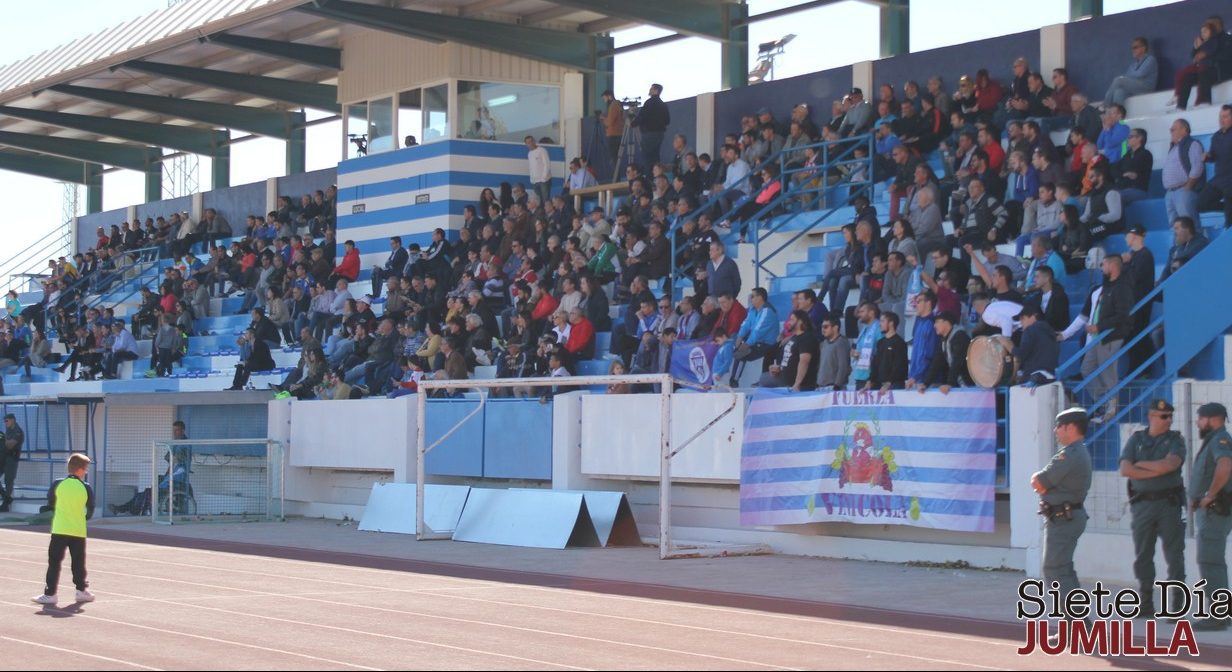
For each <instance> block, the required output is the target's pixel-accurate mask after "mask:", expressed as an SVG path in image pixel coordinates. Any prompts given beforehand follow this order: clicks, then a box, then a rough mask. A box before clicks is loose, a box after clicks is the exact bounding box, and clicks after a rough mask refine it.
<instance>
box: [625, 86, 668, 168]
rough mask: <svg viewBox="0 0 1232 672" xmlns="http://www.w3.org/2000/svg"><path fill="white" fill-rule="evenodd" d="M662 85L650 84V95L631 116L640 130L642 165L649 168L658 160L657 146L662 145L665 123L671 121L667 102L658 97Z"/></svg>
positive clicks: (661, 91)
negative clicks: (636, 112)
mask: <svg viewBox="0 0 1232 672" xmlns="http://www.w3.org/2000/svg"><path fill="white" fill-rule="evenodd" d="M661 93H663V87H662V86H661V85H659V84H651V85H650V94H649V95H650V97H649V98H647V99H646V103H645V104H644V105H642V109H641V111H640V112H638V114H637V116H636V117H634V118H633V125H634V126H636V127H638V128H639V129H641V131H642V165H643V166H645V167H646V170H650V169H651V168H652V167H653V166H654V164H656V163H658V162H659V156H660V154H659V148H660V147H662V145H663V134H664V132H666V131H667V125H668V124H670V123H671V122H672V115H671V113H670V112H668V111H667V103H664V102H663V100H662V99H660V98H659V94H661Z"/></svg>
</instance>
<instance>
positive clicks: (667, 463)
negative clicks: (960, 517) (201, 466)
mask: <svg viewBox="0 0 1232 672" xmlns="http://www.w3.org/2000/svg"><path fill="white" fill-rule="evenodd" d="M610 383H624V384H628V385H658V386H659V391H658V392H656V393H655V394H658V395H659V409H660V411H659V412H660V416H659V558H660V559H662V560H668V559H672V558H685V557H718V556H726V555H733V554H750V553H761V552H765V551H766V550H767V548H766V547H765V546H762V545H757V546H748V547H739V548H733V547H731V546H725V547H689V548H682V549H678V548H676V546H675V544H674V543H673V541H672V526H671V510H672V459H673V458H675V457H676V456H677V455H679V454H680V452H681V451H683V450H684V449H685V448H687V447H688V446H689V445H690V444H692V443H693V442H694V441H696V440H697V439H698V438H700V437H701V436H702V435H703V434H705V433H706V430H708V429H710V428H711V427H713V426H714V425H715V424H717V423H718V422H719V421H720V420H722V419H723V418H725V417H727V416H728V415H730V414H731V413H732V412H733V411H735V410H736V408H737V406H738V405H739V403H738V400H739V397H738V396H737V392H736V391H734V390H733V391H732V392H731V393H730V394H731V397H732V403H731V405H730V406H728V407H727V409H726V410H724V411H723V412H722V413H720V414H719V415H717V416H715V417H714V418H713V419H711V420H710V421H709V422H707V423H706V424H705V425H703V426H702V427H701V428H700V429H698V430H697V431H696V432H695V433H694V434H693V435H692V436H690V437H689V438H687V439H685V440H684V441H682V442H681V443H680V445H679V446H673V445H672V393H673V392H672V388H673V385H674V384H676V383H677V381H676V380H675V379H673V378H672V376H671V375H670V374H666V373H646V374H634V375H624V376H606V375H605V376H562V377H559V378H498V379H491V380H423V381H420V382H419V393H418V394H417V395H416V411H415V421H416V427H415V483H416V487H415V539H416V540H417V541H424V540H444V539H450V538H452V534H451V533H446V532H443V531H436V530H430V529H428V526H427V523H425V522H424V504H425V491H426V490H427V486H428V485H429V483H428V475H427V467H426V458H427V455H428V453H429V452H431V451H432V450H433V449H435V448H436V447H438V446H440V445H441V444H442V443H443V442H444V441H445V440H446V439H448V438H449V437H450V436H452V435H453V434H454V432H456V431H458V429H459V428H461V427H462V425H464V424H465V423H466V422H467V421H469V420H470V419H471V418H474V417H475V416H477V415H479V414H480V413H481V412H483V409H484V406H485V405H486V404H487V400H488V395H487V392H486V390H487V389H490V388H506V387H555V386H566V387H574V386H576V387H586V386H591V385H607V384H610ZM466 389H478V390H479V404H478V405H477V406H476V407H475V409H474V410H472V411H471V412H470V413H468V414H466V416H465V417H463V418H462V419H461V420H459V421H457V422H456V423H454V425H453V427H451V428H449V430H448V431H446V432H445V433H444V434H442V435H441V436H440V438H438V439H437V440H436V441H433V442H432V444H431V445H427V417H428V394H429V393H430V392H432V391H433V390H466ZM185 443H191V442H185ZM451 532H452V531H451Z"/></svg>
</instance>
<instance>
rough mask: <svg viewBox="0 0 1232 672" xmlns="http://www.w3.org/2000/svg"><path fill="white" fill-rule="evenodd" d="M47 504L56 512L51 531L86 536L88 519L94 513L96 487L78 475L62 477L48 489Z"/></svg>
mask: <svg viewBox="0 0 1232 672" xmlns="http://www.w3.org/2000/svg"><path fill="white" fill-rule="evenodd" d="M47 504H48V505H50V506H51V509H52V511H54V512H55V514H54V515H53V517H52V519H51V533H52V534H59V535H63V536H66V537H81V538H83V539H84V538H85V536H86V520H88V519H89V518H90V516H92V515H94V489H93V488H91V487H90V486H89V485H88V484H86V483H85V482H83V481H82V480H81V479H79V478H77V477H76V476H67V477H65V478H61V479H60V480H58V481H56V482H55V483H53V484H52V486H51V488H50V489H49V490H48V491H47Z"/></svg>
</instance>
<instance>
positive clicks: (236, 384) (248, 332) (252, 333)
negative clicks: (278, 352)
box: [227, 309, 278, 390]
mask: <svg viewBox="0 0 1232 672" xmlns="http://www.w3.org/2000/svg"><path fill="white" fill-rule="evenodd" d="M258 310H259V309H258ZM253 312H256V311H253ZM262 317H264V315H263V316H262ZM266 321H267V322H268V321H269V320H268V319H266ZM270 324H273V323H272V322H270ZM277 333H278V332H277V330H275V332H274V334H275V335H277ZM239 346H240V352H241V353H244V352H247V356H246V357H244V358H243V361H241V362H240V363H239V364H236V365H235V377H234V378H232V379H231V387H228V388H227V389H228V390H242V389H244V386H245V385H247V384H248V377H249V376H251V375H252V372H253V371H269V370H270V369H273V368H274V357H273V356H272V355H271V354H270V348H269V345H268V344H267V343H266V342H265V341H264V340H263V339H261V338H259V337H258V335H257V331H256V330H255V329H253V328H252V327H249V328H247V329H245V330H244V335H243V336H240V339H239Z"/></svg>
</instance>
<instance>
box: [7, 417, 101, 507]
mask: <svg viewBox="0 0 1232 672" xmlns="http://www.w3.org/2000/svg"><path fill="white" fill-rule="evenodd" d="M102 402H103V398H102V395H90V394H81V395H59V396H31V397H5V398H4V399H3V400H2V401H0V415H3V414H5V413H9V412H11V411H10V410H9V407H10V406H20V407H21V412H20V413H16V412H15V413H13V414H14V415H20V416H21V419H20V420H19V421H18V425H19V426H21V428H22V429H23V430H25V432H26V443H25V446H23V448H22V458H21V459H22V461H23V462H34V463H40V464H47V465H49V467H50V468H49V469H48V477H47V487H48V488H50V487H51V484H52V482H53V481H55V479H56V478H57V476H59V475H62V474H61V473H60V472H59V470H57V469H56V466H55V465H56V464H57V463H58V462H59V461H60V460H61V459H63V458H67V457H68V456H69V455H70V454H72V453H75V452H83V453H85V454H86V455H88V456H89V457H90V459H92V460H94V459H96V457H97V455H96V453H97V450H96V447H97V445H98V442H97V433H96V432H95V431H94V418H95V415H96V413H97V411H98V406H99V404H101V403H102ZM54 406H63V407H64V423H65V425H64V441H65V444H66V447H65V448H63V449H59V450H56V449H53V446H52V438H53V437H52V432H51V410H50V409H51V408H52V407H54ZM74 406H83V407H84V408H85V413H84V416H85V417H84V422H85V424H84V427H83V428H82V429H83V432H82V441H83V443H84V445H83V446H82V447H81V450H77V449H76V447H75V446H74V441H73V410H72V409H73V407H74ZM31 407H33V408H35V409H36V410H35V411H34V416H35V419H34V422H33V423H31V422H30V415H31V412H30V409H31ZM31 428H33V429H34V431H31ZM39 430H41V433H40V431H39ZM40 441H41V442H44V443H45V444H46V445H45V446H43V447H42V448H41V449H40V448H38V447H36V446H37V444H38V443H40ZM40 455H41V456H40ZM14 499H18V498H16V497H15V498H14Z"/></svg>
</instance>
